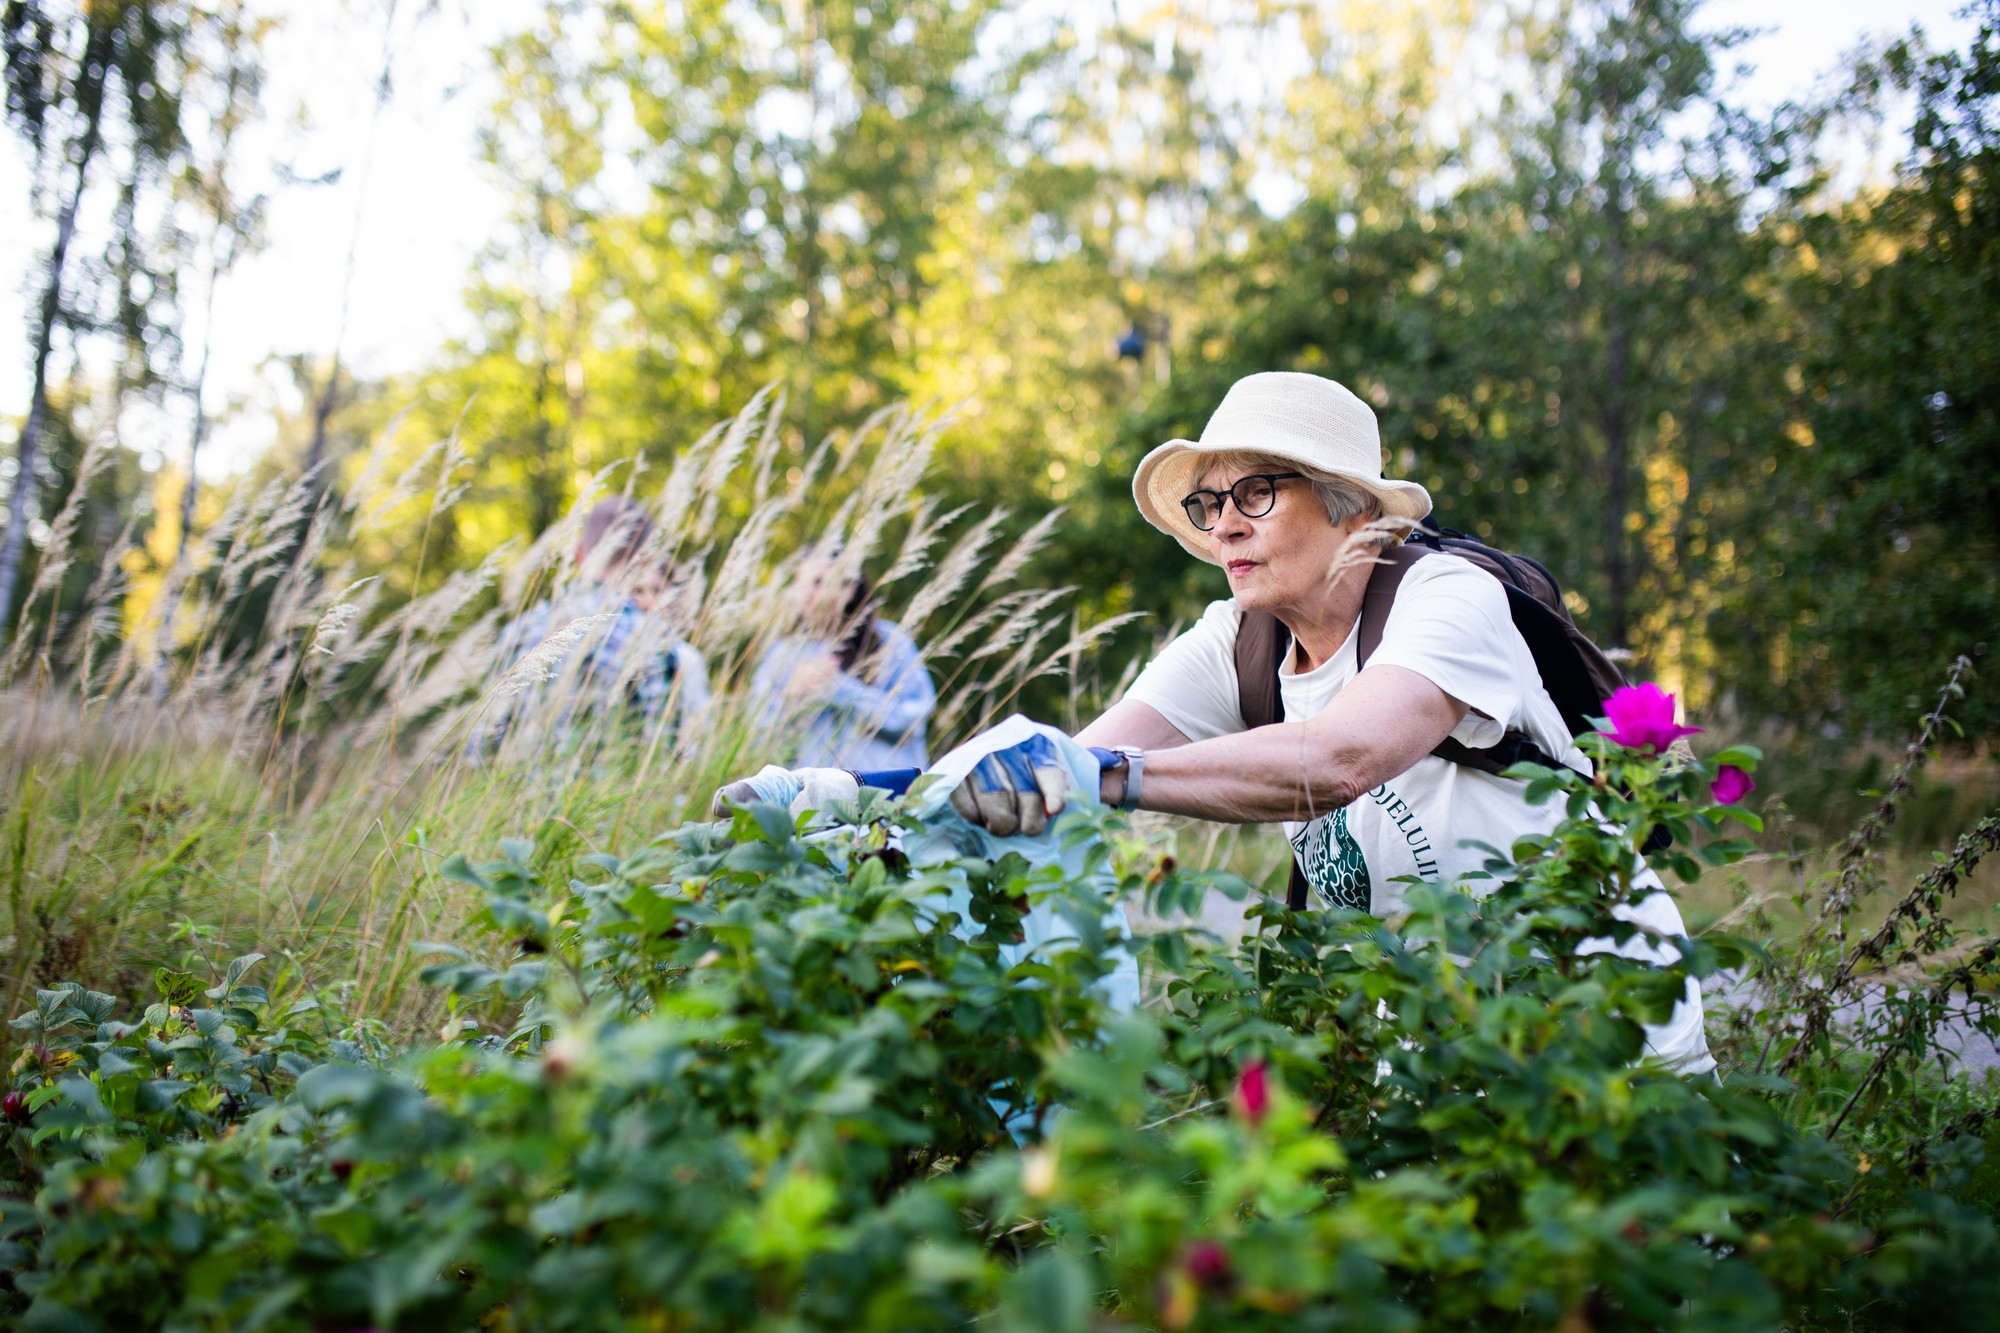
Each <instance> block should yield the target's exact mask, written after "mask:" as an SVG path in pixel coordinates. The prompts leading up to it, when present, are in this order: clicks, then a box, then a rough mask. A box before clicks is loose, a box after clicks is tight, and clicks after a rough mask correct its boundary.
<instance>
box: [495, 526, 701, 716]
mask: <svg viewBox="0 0 2000 1333" xmlns="http://www.w3.org/2000/svg"><path fill="white" fill-rule="evenodd" d="M652 535H653V522H652V519H651V518H649V517H648V516H647V514H646V509H645V506H644V505H641V504H640V503H639V502H638V501H636V500H631V499H627V498H625V497H622V496H620V497H614V498H612V499H609V500H603V501H600V502H599V503H597V504H596V505H594V506H592V508H591V510H590V512H589V513H587V514H585V515H584V519H583V526H582V529H581V530H580V531H579V533H578V535H577V543H576V569H577V578H576V581H575V582H574V583H572V584H571V585H570V586H569V587H568V588H567V589H565V590H564V591H563V592H561V593H560V594H559V595H557V596H556V597H554V598H549V599H545V600H543V601H541V602H538V603H536V604H535V605H534V606H532V607H530V608H528V610H527V611H525V612H523V613H522V614H521V615H520V616H519V617H518V618H517V619H515V620H514V621H512V622H511V623H510V624H508V625H507V627H506V628H505V629H503V630H502V631H501V633H500V642H499V648H498V652H497V654H496V656H497V657H498V659H499V661H500V662H501V663H502V664H503V668H508V667H512V666H513V665H514V664H516V663H517V662H519V661H520V659H521V658H522V657H524V656H525V655H526V654H528V653H529V652H531V651H532V650H533V649H534V648H535V646H536V645H537V644H539V643H541V642H542V641H543V640H544V639H546V638H548V636H549V635H550V634H552V633H554V632H555V631H557V630H559V629H561V628H562V627H563V626H564V625H567V624H569V623H570V622H571V621H574V620H578V619H581V618H583V617H586V616H595V615H608V617H609V618H608V619H607V620H605V621H604V622H602V623H600V624H598V625H596V626H594V627H593V628H592V630H591V631H590V633H589V634H588V636H587V637H586V638H585V640H584V642H583V644H582V645H581V647H580V648H579V649H578V651H577V653H576V654H575V657H574V659H573V660H572V661H569V662H566V663H565V664H564V669H563V674H564V676H565V677H566V678H568V679H569V680H571V681H573V682H574V688H575V689H576V690H577V692H578V693H579V695H580V696H581V697H582V700H583V701H584V702H586V703H600V704H601V703H603V702H606V701H607V700H606V697H605V696H607V695H610V694H616V695H617V696H619V697H618V700H617V701H618V702H619V703H620V704H621V705H622V706H623V707H625V708H626V709H629V710H630V711H631V712H633V713H635V714H637V715H638V716H640V717H642V718H644V719H646V720H648V721H651V720H654V719H658V718H659V717H661V716H662V714H663V713H664V711H665V710H666V709H667V707H668V705H669V704H672V705H673V708H674V717H673V721H674V724H675V726H676V727H677V729H678V730H679V731H680V732H681V733H682V734H683V736H685V734H686V733H687V732H688V731H689V730H691V729H692V728H693V727H694V726H696V725H697V724H698V722H699V719H700V718H701V717H702V715H703V714H704V713H705V712H706V711H707V709H708V704H709V684H708V663H707V662H706V661H705V660H704V659H703V658H702V655H701V653H700V652H698V651H697V650H696V649H695V648H694V646H693V645H692V644H690V643H688V642H686V641H685V640H684V639H682V638H680V636H678V635H676V634H674V633H673V631H672V627H671V626H670V625H669V624H668V623H667V622H666V621H665V620H664V619H663V618H662V617H660V616H658V615H656V614H655V613H654V606H655V603H656V602H657V601H658V600H659V598H660V596H661V593H662V592H663V591H664V586H665V583H666V574H667V567H666V565H665V564H664V563H661V562H657V561H655V562H653V563H651V564H650V565H649V566H647V567H642V566H641V565H640V564H639V562H640V560H641V559H642V557H644V555H645V554H646V548H647V545H648V542H649V541H650V539H651V537H652Z"/></svg>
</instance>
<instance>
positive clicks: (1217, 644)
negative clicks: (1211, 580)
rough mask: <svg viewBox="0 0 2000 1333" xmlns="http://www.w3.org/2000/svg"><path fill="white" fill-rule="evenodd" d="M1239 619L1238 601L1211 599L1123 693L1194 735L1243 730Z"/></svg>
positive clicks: (1207, 737) (1211, 735) (1207, 736)
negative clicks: (1238, 688)
mask: <svg viewBox="0 0 2000 1333" xmlns="http://www.w3.org/2000/svg"><path fill="white" fill-rule="evenodd" d="M1236 625H1237V613H1236V603H1235V602H1234V601H1226V602H1210V603H1209V604H1208V610H1206V611H1204V612H1203V613H1202V617H1201V619H1200V620H1197V621H1196V622H1195V623H1194V625H1193V627H1192V628H1190V629H1189V630H1188V631H1187V632H1186V633H1184V634H1182V635H1180V636H1179V637H1178V638H1176V639H1175V640H1174V641H1173V642H1172V643H1170V644H1168V645H1167V646H1166V647H1165V648H1162V649H1161V650H1160V655H1159V656H1158V657H1155V658H1154V659H1153V660H1152V661H1151V662H1149V663H1147V665H1146V669H1145V670H1144V671H1141V672H1140V673H1139V678H1138V679H1137V680H1135V681H1133V682H1132V688H1130V689H1129V690H1127V691H1125V697H1126V698H1127V699H1136V700H1138V701H1139V702H1140V703H1142V704H1145V705H1147V706H1148V707H1150V708H1152V709H1153V710H1154V711H1155V712H1157V713H1159V715H1160V716H1161V717H1164V718H1165V719H1166V720H1167V721H1169V722H1171V723H1173V725H1174V729H1175V730H1176V731H1178V732H1180V734H1181V735H1183V736H1185V737H1187V738H1188V739H1189V740H1191V741H1205V740H1210V739H1212V738H1214V737H1216V736H1227V735H1229V734H1231V733H1233V732H1238V731H1242V730H1243V709H1242V705H1241V704H1240V703H1238V701H1237V693H1236Z"/></svg>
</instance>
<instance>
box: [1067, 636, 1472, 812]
mask: <svg viewBox="0 0 2000 1333" xmlns="http://www.w3.org/2000/svg"><path fill="white" fill-rule="evenodd" d="M1147 711H1149V712H1150V711H1151V710H1147ZM1465 711H1466V709H1465V705H1464V704H1462V703H1459V702H1458V701H1457V700H1456V699H1453V698H1452V697H1451V696H1450V695H1448V694H1446V693H1445V692H1444V691H1443V690H1441V689H1439V688H1438V687H1437V686H1436V685H1434V684H1432V683H1431V682H1430V681H1429V680H1427V679H1425V678H1424V677H1423V676H1420V675H1418V674H1417V673H1416V672H1414V671H1409V670H1406V669H1404V668H1402V667H1395V666H1386V665H1385V666H1381V667H1374V668H1370V669H1369V670H1367V671H1364V672H1363V673H1362V674H1361V675H1360V676H1357V677H1356V678H1355V680H1354V682H1353V683H1352V684H1351V685H1349V686H1348V687H1347V689H1345V690H1343V691H1342V692H1341V694H1340V696H1339V697H1338V698H1336V699H1335V700H1334V702H1333V704H1332V705H1330V706H1329V707H1328V708H1327V710H1326V711H1325V712H1323V713H1321V714H1320V715H1319V716H1318V717H1315V718H1312V719H1311V720H1309V721H1306V722H1281V723H1278V724H1277V725H1275V726H1269V727H1258V728H1255V729H1254V730H1251V731H1241V732H1237V733H1236V734H1234V735H1230V736H1218V737H1215V738H1214V739H1212V740H1205V741H1195V742H1192V743H1190V744H1184V745H1178V746H1169V747H1164V748H1160V749H1153V748H1151V747H1142V748H1145V749H1146V759H1145V767H1144V771H1143V774H1142V776H1141V781H1140V791H1139V804H1140V806H1141V807H1142V808H1144V809H1147V810H1159V811H1164V812H1166V813H1169V814H1179V815H1191V816H1194V817H1195V818H1198V819H1213V820H1219V821H1222V822H1225V823H1237V824H1261V823H1269V822H1272V821H1275V820H1283V819H1310V818H1313V817H1315V816H1318V815H1323V814H1326V813H1327V812H1328V811H1330V810H1337V809H1339V808H1340V807H1342V806H1344V805H1347V804H1349V803H1351V802H1352V801H1354V800H1355V798H1357V797H1358V796H1360V795H1361V794H1362V793H1363V792H1366V791H1369V790H1371V789H1372V788H1374V787H1376V786H1377V785H1379V784H1381V783H1383V782H1387V781H1388V780H1389V779H1391V778H1393V777H1395V776H1397V775H1398V774H1400V773H1403V772H1406V771H1407V770H1408V769H1409V767H1410V766H1411V765H1412V764H1414V763H1416V762H1417V761H1418V760H1419V759H1421V758H1423V757H1424V756H1425V755H1426V754H1428V753H1430V751H1431V750H1432V749H1433V748H1434V747H1435V746H1436V745H1437V743H1438V742H1439V741H1441V740H1443V739H1444V738H1445V737H1446V736H1448V735H1450V734H1451V731H1452V729H1453V728H1454V727H1456V726H1457V725H1458V723H1459V721H1460V719H1462V718H1463V717H1464V716H1465ZM1155 716H1157V714H1155ZM1104 720H1105V721H1109V720H1110V717H1109V715H1107V717H1106V719H1104ZM1127 729H1130V728H1127ZM1107 730H1111V729H1107ZM1095 731H1099V727H1098V726H1097V724H1093V726H1092V727H1090V728H1087V729H1086V730H1085V731H1084V732H1083V733H1082V734H1081V735H1079V737H1078V739H1079V740H1084V741H1085V743H1087V744H1104V743H1105V742H1104V740H1103V739H1099V738H1097V737H1093V736H1092V732H1095ZM1112 743H1113V744H1131V743H1132V742H1130V741H1126V740H1122V739H1120V740H1117V741H1114V742H1112ZM1122 785H1123V784H1122V781H1121V780H1120V775H1118V774H1117V773H1115V772H1114V773H1111V774H1107V775H1106V786H1105V790H1104V792H1103V796H1104V799H1105V800H1106V801H1110V802H1113V803H1117V802H1118V801H1120V800H1121V799H1122V797H1123V791H1122Z"/></svg>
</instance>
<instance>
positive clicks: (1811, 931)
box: [1778, 653, 1972, 1127]
mask: <svg viewBox="0 0 2000 1333" xmlns="http://www.w3.org/2000/svg"><path fill="white" fill-rule="evenodd" d="M1971 670H1972V659H1971V658H1969V657H1967V656H1965V655H1964V654H1962V653H1961V654H1960V655H1959V657H1958V660H1957V661H1955V662H1953V663H1952V664H1951V674H1950V675H1949V676H1947V677H1946V678H1945V683H1944V685H1943V687H1942V688H1940V689H1939V690H1938V701H1937V705H1936V706H1935V707H1934V708H1932V709H1931V711H1930V712H1928V713H1926V714H1925V715H1924V719H1923V727H1922V729H1921V730H1920V731H1919V732H1918V733H1917V738H1916V739H1915V740H1914V741H1911V742H1910V745H1909V748H1908V749H1907V750H1905V751H1904V759H1903V766H1902V767H1901V768H1899V769H1897V770H1896V774H1895V776H1894V777H1893V778H1891V779H1890V780H1889V787H1888V790H1886V791H1884V792H1883V793H1882V798H1881V800H1880V801H1878V802H1877V803H1876V806H1875V809H1874V810H1872V811H1871V812H1869V814H1868V815H1867V816H1866V817H1865V818H1863V819H1862V820H1861V822H1860V823H1858V824H1856V825H1855V826H1854V831H1853V832H1851V833H1849V834H1848V835H1847V839H1846V840H1845V841H1844V842H1842V843H1841V845H1840V857H1839V863H1840V877H1839V879H1838V880H1837V881H1836V882H1835V884H1834V887H1833V890H1832V891H1831V892H1830V893H1828V894H1827V896H1826V901H1825V903H1824V904H1823V905H1822V906H1821V909H1820V913H1819V916H1818V917H1817V918H1816V919H1815V920H1814V921H1813V922H1811V923H1810V924H1809V925H1808V926H1807V928H1806V930H1805V932H1804V934H1803V935H1802V936H1801V938H1800V940H1799V950H1798V954H1799V957H1800V959H1801V960H1804V959H1805V958H1807V957H1808V956H1810V954H1811V953H1812V952H1813V949H1814V946H1815V945H1816V943H1817V937H1818V936H1819V935H1821V934H1822V933H1823V932H1824V930H1825V928H1826V926H1827V924H1828V923H1829V922H1831V923H1832V924H1833V926H1834V930H1835V936H1836V938H1837V939H1839V940H1841V941H1843V953H1844V941H1845V940H1846V937H1847V936H1846V931H1847V917H1848V914H1849V913H1850V912H1852V911H1853V910H1854V904H1855V901H1856V900H1857V898H1858V897H1859V896H1860V894H1859V891H1860V888H1861V885H1862V877H1863V875H1864V874H1865V873H1866V871H1867V868H1868V866H1869V865H1870V863H1871V862H1872V861H1873V860H1874V848H1875V844H1876V843H1878V842H1880V841H1881V840H1882V838H1883V836H1884V835H1885V834H1886V833H1888V831H1889V826H1890V825H1891V824H1893V823H1895V822H1896V809H1897V807H1898V806H1899V805H1900V804H1901V802H1902V799H1903V798H1904V797H1905V796H1907V795H1908V794H1909V793H1910V791H1911V789H1912V787H1913V786H1914V785H1915V783H1914V779H1915V775H1916V771H1917V768H1918V767H1919V766H1920V765H1921V764H1922V763H1923V761H1924V757H1925V756H1926V755H1927V754H1928V753H1929V751H1930V746H1931V741H1932V739H1933V738H1934V737H1935V736H1936V735H1937V730H1938V728H1939V726H1941V725H1942V724H1943V722H1944V716H1945V709H1946V708H1947V707H1948V706H1949V705H1950V703H1951V701H1952V700H1953V699H1954V698H1962V697H1963V696H1964V694H1965V690H1964V688H1963V687H1962V686H1961V685H1960V684H1959V682H1960V681H1961V680H1962V679H1963V678H1964V677H1965V676H1966V674H1967V673H1969V672H1970V671H1971ZM1891 920H1892V921H1893V920H1894V917H1893V916H1892V918H1891ZM1852 972H1853V963H1852V960H1850V959H1847V958H1845V957H1844V956H1843V957H1842V959H1841V962H1840V966H1839V967H1838V968H1837V969H1836V970H1835V972H1834V975H1833V977H1832V978H1831V979H1830V982H1829V984H1827V985H1824V986H1819V987H1815V988H1813V989H1812V990H1811V991H1810V992H1809V993H1808V994H1807V996H1806V999H1805V1005H1804V1008H1805V1015H1804V1022H1803V1023H1802V1024H1801V1026H1800V1029H1799V1035H1798V1039H1797V1040H1796V1041H1795V1042H1793V1044H1792V1047H1791V1049H1790V1050H1788V1051H1786V1052H1785V1055H1784V1058H1783V1059H1781V1060H1780V1061H1779V1062H1778V1072H1779V1073H1780V1074H1785V1073H1789V1072H1790V1071H1791V1070H1793V1069H1795V1068H1797V1067H1798V1065H1799V1064H1800V1063H1801V1062H1802V1061H1803V1060H1804V1059H1805V1057H1806V1054H1807V1052H1808V1051H1809V1050H1811V1049H1812V1047H1813V1046H1814V1044H1815V1042H1816V1041H1817V1040H1818V1039H1819V1038H1820V1037H1821V1036H1823V1035H1825V1033H1826V1030H1827V1026H1828V1024H1829V1023H1830V1022H1831V1021H1832V1015H1833V1009H1834V1005H1835V1004H1836V1003H1837V1001H1838V999H1839V995H1840V993H1841V992H1842V991H1843V990H1844V989H1845V988H1846V987H1847V986H1849V985H1850V984H1851V976H1852ZM1857 1095H1859V1094H1858V1092H1857ZM1848 1106H1849V1109H1851V1108H1852V1106H1853V1103H1852V1102H1851V1101H1850V1102H1849V1104H1848ZM1846 1115H1847V1111H1846V1110H1843V1111H1842V1112H1841V1118H1842V1119H1845V1118H1846ZM1838 1124H1839V1121H1836V1122H1835V1125H1836V1127H1838Z"/></svg>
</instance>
